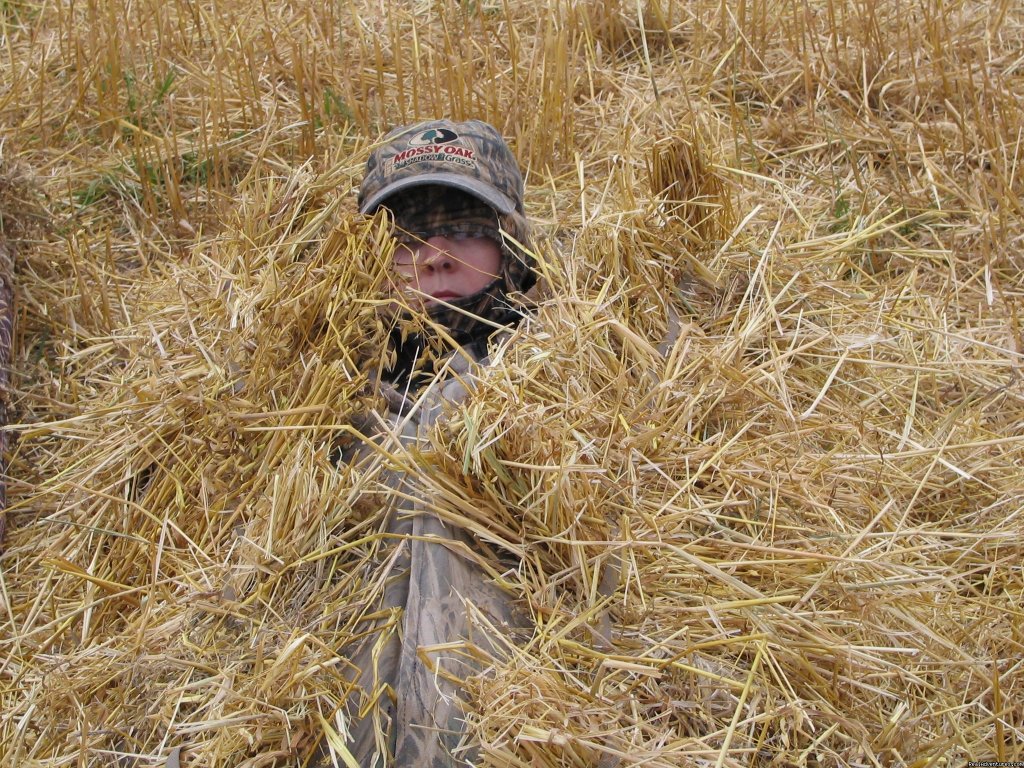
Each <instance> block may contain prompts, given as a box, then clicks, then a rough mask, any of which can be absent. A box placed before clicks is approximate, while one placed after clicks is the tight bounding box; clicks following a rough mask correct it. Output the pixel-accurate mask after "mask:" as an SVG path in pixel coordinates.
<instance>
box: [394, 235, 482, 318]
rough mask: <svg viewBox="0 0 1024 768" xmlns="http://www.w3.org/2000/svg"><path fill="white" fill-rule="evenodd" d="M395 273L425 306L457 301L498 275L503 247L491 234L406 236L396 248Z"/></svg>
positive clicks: (475, 291) (480, 289)
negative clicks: (482, 235) (416, 238)
mask: <svg viewBox="0 0 1024 768" xmlns="http://www.w3.org/2000/svg"><path fill="white" fill-rule="evenodd" d="M394 268H395V272H396V273H397V274H398V276H399V277H400V278H402V279H403V280H404V281H405V282H406V284H407V286H408V287H409V288H412V289H415V291H416V293H415V296H414V298H416V299H418V300H420V301H421V302H422V303H423V304H424V306H431V305H434V304H437V302H438V300H440V301H455V300H457V299H461V298H462V297H464V296H471V295H473V294H474V293H477V292H478V291H482V290H483V289H484V288H486V287H487V286H488V285H490V284H491V282H492V281H493V280H494V279H495V278H496V277H497V276H498V271H499V269H500V268H501V248H500V247H499V246H498V244H497V243H496V242H495V241H494V240H493V239H491V238H490V237H463V236H461V235H432V236H431V237H428V238H426V239H424V240H413V239H404V238H403V239H402V240H400V241H399V244H398V247H397V248H396V249H395V259H394Z"/></svg>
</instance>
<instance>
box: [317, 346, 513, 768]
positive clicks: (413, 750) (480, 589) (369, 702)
mask: <svg viewBox="0 0 1024 768" xmlns="http://www.w3.org/2000/svg"><path fill="white" fill-rule="evenodd" d="M471 365H472V360H471V358H470V356H469V355H466V354H459V353H456V356H455V357H454V358H453V359H452V360H450V361H449V370H450V371H453V372H454V375H452V376H450V377H449V378H446V379H437V380H435V382H434V383H433V385H432V386H431V387H430V388H428V389H427V390H426V391H425V392H424V393H422V395H421V396H419V397H417V398H416V403H415V404H414V403H413V401H412V399H406V398H405V397H403V396H402V395H401V394H399V393H397V392H396V391H395V390H393V389H392V390H389V391H388V395H389V400H390V401H391V403H392V406H391V407H392V410H391V412H390V413H389V415H388V419H387V422H388V423H389V424H390V425H391V426H392V428H393V431H392V432H391V433H389V434H385V435H381V436H378V438H376V439H377V440H379V441H382V442H383V447H385V448H386V449H387V450H388V451H394V450H396V449H399V450H400V447H401V446H402V445H407V446H408V445H412V444H414V443H416V442H418V441H419V440H420V439H421V438H422V436H423V434H424V432H425V431H426V430H427V429H429V428H430V427H431V426H432V425H433V424H434V423H435V421H436V420H437V419H438V418H442V417H443V415H444V413H446V411H447V409H448V408H450V407H451V406H452V405H453V404H456V403H458V402H459V401H461V399H462V398H464V397H465V395H466V392H467V387H468V386H470V385H471V374H470V372H469V369H470V366H471ZM373 460H375V459H374V454H373V452H371V451H369V450H367V451H364V452H363V454H362V457H361V458H356V461H373ZM383 482H384V483H386V484H387V485H388V486H389V487H390V488H391V489H393V490H394V491H395V493H393V494H390V498H391V500H392V501H391V504H392V506H391V507H390V509H389V510H388V512H387V522H386V528H385V530H386V532H387V533H388V534H391V535H392V536H394V538H395V541H396V543H395V544H394V545H393V546H391V547H390V548H388V549H387V550H386V552H385V553H384V554H383V555H382V557H381V558H380V561H379V567H380V568H381V569H383V570H384V571H385V572H386V582H385V586H384V589H383V594H382V596H381V598H380V603H379V604H378V605H376V606H371V607H370V608H369V609H368V610H367V612H366V614H367V616H370V617H371V618H369V619H367V620H366V621H365V622H364V626H361V627H358V631H359V632H360V633H361V634H364V638H365V639H364V640H362V641H361V642H360V643H358V644H357V645H355V646H354V647H351V648H346V649H343V650H342V655H343V656H347V657H348V659H349V661H350V664H351V668H352V669H355V670H358V673H357V674H358V679H357V680H356V681H355V682H357V683H358V686H359V689H360V694H359V695H358V697H357V700H353V701H351V702H350V707H349V711H348V722H349V724H350V728H349V731H350V734H349V735H350V739H351V741H349V743H348V746H349V750H350V751H351V752H352V754H353V756H354V757H355V758H356V760H357V762H358V764H359V765H360V766H361V767H363V768H385V767H386V766H396V767H398V768H404V767H409V768H411V767H413V766H415V768H453V767H454V766H459V767H460V768H461V767H463V766H469V765H470V764H471V761H473V760H474V759H475V749H474V748H473V747H472V745H468V744H466V743H465V742H466V737H465V723H464V714H463V707H462V702H461V696H460V686H459V685H458V683H457V682H456V681H458V680H461V679H464V678H465V677H467V676H468V675H472V674H475V673H478V672H479V671H481V670H480V666H479V663H478V662H477V661H475V659H474V658H472V657H470V656H468V655H467V654H466V653H465V652H464V651H463V650H461V649H460V648H458V645H459V642H460V641H463V640H465V641H468V642H470V643H471V644H472V645H473V647H475V648H477V649H481V650H483V651H485V652H487V653H494V652H496V648H494V647H493V644H492V643H491V642H490V641H489V640H488V638H487V635H486V633H484V632H481V631H480V630H479V629H478V628H476V627H475V625H474V621H473V618H472V617H473V612H474V611H480V612H481V613H482V614H483V615H484V616H486V617H487V619H488V621H489V622H490V623H492V624H493V625H494V626H496V627H499V628H503V629H508V628H511V627H514V626H516V625H518V624H519V623H520V622H519V621H518V620H517V617H516V613H515V610H514V608H513V605H514V604H513V601H512V598H511V596H510V595H508V594H506V593H505V592H503V591H502V590H501V589H500V588H499V587H497V586H496V585H495V584H493V583H492V582H491V581H490V579H489V578H488V576H487V574H486V570H485V568H484V567H483V566H482V562H488V563H494V562H495V561H496V560H497V556H496V555H495V553H493V552H490V551H488V550H487V549H486V548H485V547H484V546H483V545H481V544H480V543H479V542H476V541H474V540H473V539H472V538H471V537H470V536H468V535H467V534H466V533H465V532H464V531H461V530H459V529H457V528H454V527H452V526H450V525H448V524H446V523H444V522H442V521H441V520H440V519H439V518H438V517H437V516H436V515H435V514H433V513H432V512H430V511H428V510H427V509H425V506H426V505H424V504H423V502H422V501H420V498H421V497H422V492H421V491H420V490H419V489H418V488H417V487H416V486H415V484H414V482H413V481H411V480H410V479H409V478H408V477H406V476H405V475H404V474H403V473H399V472H390V473H389V474H387V475H386V477H385V478H384V480H383ZM363 708H368V711H367V712H366V714H365V716H364V717H362V718H360V717H359V712H360V710H362V709H363ZM379 734H385V735H386V738H384V739H381V740H380V741H378V738H379ZM312 764H313V765H315V766H319V767H321V768H324V767H326V766H329V765H331V764H332V762H331V758H330V756H329V754H328V751H327V746H326V744H323V745H321V747H320V754H319V756H318V757H317V759H316V760H314V762H313V763H312Z"/></svg>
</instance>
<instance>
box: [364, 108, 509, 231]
mask: <svg viewBox="0 0 1024 768" xmlns="http://www.w3.org/2000/svg"><path fill="white" fill-rule="evenodd" d="M432 184H439V185H443V186H447V187H452V188H455V189H461V190H463V191H465V192H468V193H470V194H471V195H473V196H474V197H477V198H479V199H481V200H483V201H484V202H485V203H487V204H488V205H489V206H490V207H491V208H493V209H494V210H496V211H498V213H501V214H506V215H507V214H513V213H515V214H518V215H520V216H524V215H525V209H524V207H523V176H522V174H521V173H520V172H519V164H518V163H517V162H516V159H515V156H514V155H513V154H512V150H511V149H509V147H508V144H506V143H505V140H504V139H503V138H502V137H501V134H500V133H498V131H497V130H496V129H495V128H494V126H492V125H489V124H487V123H485V122H483V121H480V120H467V121H466V122H462V123H457V122H453V121H451V120H430V121H427V122H423V123H417V124H415V125H408V126H402V127H399V128H396V129H394V130H393V131H391V132H390V133H389V134H388V135H387V136H385V137H384V139H383V141H382V142H381V144H380V145H379V146H378V147H377V148H376V149H375V150H374V151H373V152H372V153H371V154H370V158H369V160H367V163H366V174H365V176H364V177H363V182H362V184H361V185H360V188H359V210H360V211H362V212H363V213H373V212H374V211H375V210H377V207H378V206H380V205H381V204H382V203H383V202H384V200H385V199H386V198H388V197H390V196H392V195H394V194H396V193H398V192H400V191H402V190H403V189H411V188H413V187H420V186H429V185H432Z"/></svg>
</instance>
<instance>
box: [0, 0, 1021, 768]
mask: <svg viewBox="0 0 1024 768" xmlns="http://www.w3.org/2000/svg"><path fill="white" fill-rule="evenodd" d="M0 42H2V49H3V50H2V53H0V56H2V58H3V65H2V67H0V121H2V122H0V126H2V136H0V249H3V250H6V251H8V252H9V253H11V254H13V258H14V273H15V274H14V282H15V284H16V301H17V327H16V333H15V337H14V346H13V351H12V366H11V372H10V391H9V393H8V396H7V409H8V418H9V420H10V421H11V422H12V426H11V428H10V430H9V432H8V437H9V440H10V446H9V449H8V460H9V468H8V473H7V474H8V476H7V486H8V487H7V491H8V505H9V508H8V511H7V513H6V525H7V532H6V541H5V543H4V551H3V555H2V558H0V597H2V610H0V627H2V630H0V680H2V683H0V698H2V707H0V764H2V765H5V766H7V765H10V766H63V765H67V766H106V765H139V766H179V765H180V766H185V765H189V766H232V767H233V766H250V767H253V768H254V767H255V766H271V765H280V766H283V765H302V764H304V761H305V760H306V759H307V758H308V757H309V756H310V754H311V751H312V746H313V744H314V742H315V740H316V739H318V738H320V736H321V734H323V733H325V732H326V733H328V734H329V735H330V737H331V738H332V740H333V742H334V743H335V744H338V743H340V740H342V739H343V732H344V719H343V718H342V717H340V716H339V714H338V713H339V711H340V710H339V707H340V705H341V703H342V702H343V701H344V699H345V697H346V695H347V692H348V684H347V683H346V682H345V680H346V674H345V671H346V670H345V665H346V660H345V658H344V655H343V654H339V653H338V652H337V651H338V649H339V648H343V647H344V646H345V643H346V641H347V640H348V639H349V638H350V637H351V634H352V631H353V629H352V628H353V626H354V624H355V620H356V618H357V616H358V615H359V613H360V611H362V610H364V608H365V606H366V604H367V600H368V598H369V596H370V595H372V594H373V592H374V590H375V589H376V588H377V587H378V586H379V585H378V584H377V583H376V582H375V576H376V573H375V571H374V568H373V566H372V564H373V562H374V560H373V556H374V552H375V551H376V548H377V547H378V546H379V545H380V541H379V537H378V536H377V535H376V531H377V529H378V526H379V524H380V516H379V511H380V508H381V504H380V500H381V496H380V492H379V489H378V488H377V487H376V486H375V484H374V483H375V474H374V471H375V470H373V469H371V470H354V469H351V468H346V467H342V468H340V469H339V468H336V467H335V466H334V465H333V464H332V462H331V460H330V455H331V451H332V449H333V447H334V446H336V445H337V444H338V442H339V441H344V440H345V439H348V437H349V436H350V432H349V431H348V427H347V425H348V424H350V423H351V422H353V420H358V419H359V418H360V417H361V415H362V414H364V413H365V412H366V411H367V410H368V409H371V408H373V407H374V404H375V400H374V398H373V397H372V395H370V394H369V393H368V390H367V388H366V371H367V370H368V368H370V367H371V365H372V362H373V361H374V360H375V355H376V354H377V352H376V350H377V349H379V345H380V343H381V341H382V333H383V331H382V329H381V327H380V322H379V320H378V317H379V315H378V313H377V307H378V306H379V299H380V297H381V296H383V295H384V293H385V291H386V288H387V270H386V264H385V263H384V262H383V260H382V258H381V257H380V253H379V250H380V249H379V245H378V244H379V243H380V242H381V238H382V236H383V235H382V232H381V222H379V221H363V220H361V219H360V218H359V217H357V216H356V215H355V214H354V189H355V187H356V186H357V185H358V181H359V177H360V174H361V170H362V165H363V163H364V162H365V160H366V156H367V153H368V150H369V148H370V147H371V146H372V143H373V142H374V141H375V140H376V139H377V138H378V137H379V136H380V135H381V133H382V132H384V131H386V130H387V129H389V128H390V127H392V126H393V125H396V124H400V123H404V122H409V121H412V120H414V119H418V118H423V117H431V116H443V115H447V116H453V117H456V118H467V117H479V118H483V119H485V120H489V121H491V122H493V123H494V124H495V125H497V126H498V127H499V129H500V130H502V131H503V132H504V134H505V135H506V136H508V137H509V140H510V142H511V143H512V144H513V146H514V149H515V150H516V153H517V155H518V156H519V158H520V159H521V163H522V165H523V168H524V170H525V171H526V173H527V186H528V200H527V204H528V211H529V213H530V215H531V219H532V220H533V222H534V224H535V230H536V233H537V236H538V237H537V250H538V256H539V258H540V260H541V263H542V271H543V273H544V278H545V280H544V287H543V289H542V291H541V293H540V295H539V297H538V302H539V306H538V309H537V313H536V319H535V320H533V321H532V322H530V323H529V324H528V326H527V327H525V328H524V329H523V331H522V332H521V333H520V334H518V335H517V337H516V338H515V339H514V340H513V341H512V343H511V344H509V345H508V346H507V347H504V348H502V349H501V350H500V351H499V352H498V353H497V357H498V359H499V361H500V364H499V365H496V366H494V367H493V368H492V369H489V370H488V371H486V373H485V374H484V375H483V377H482V380H481V382H480V386H479V389H478V391H477V392H475V393H474V394H473V396H472V397H471V398H470V400H469V401H468V402H467V403H466V405H465V406H464V407H463V408H462V409H460V410H459V411H458V412H457V413H456V414H454V416H453V417H452V419H451V421H449V422H448V423H447V424H446V425H445V426H443V427H440V428H438V429H437V431H436V432H435V434H434V435H433V438H432V442H431V445H430V446H426V447H423V448H422V449H421V450H420V452H419V453H418V454H416V455H414V456H412V457H409V456H390V457H389V456H384V457H381V459H380V462H379V463H380V464H386V463H388V462H389V461H390V462H399V463H401V465H402V466H406V467H407V469H408V470H409V471H410V472H411V473H414V474H415V475H416V477H417V478H418V482H419V483H421V484H422V485H423V486H424V487H425V489H426V491H427V493H428V494H429V498H431V499H433V500H434V504H435V505H436V508H437V511H438V513H439V514H441V515H442V516H445V517H448V518H452V519H457V520H458V521H459V522H460V523H461V524H463V525H465V526H468V527H469V528H470V529H471V530H473V531H475V532H476V533H477V534H478V535H479V536H480V537H481V538H483V539H486V540H487V541H490V542H491V543H492V544H494V545H495V546H498V547H500V548H503V549H505V550H506V551H507V552H510V553H512V554H514V555H515V559H516V560H517V561H518V562H520V563H521V566H520V567H519V568H518V569H517V570H515V571H512V572H508V573H505V574H503V575H502V576H501V578H502V579H503V581H504V582H505V583H506V585H507V586H508V588H509V589H510V590H512V591H513V592H514V593H515V594H516V596H517V599H518V600H519V603H520V604H521V605H522V606H523V607H524V609H526V610H528V611H529V612H530V614H531V615H532V617H533V620H534V622H535V626H536V629H535V631H533V632H532V633H531V634H529V635H527V636H523V637H515V638H510V640H509V642H508V645H507V647H506V648H505V652H504V653H502V654H500V656H499V658H497V659H494V660H493V661H492V663H491V664H490V665H489V668H488V671H487V673H486V674H484V675H481V676H479V677H477V678H474V679H472V680H469V681H468V682H467V688H468V691H469V699H470V701H469V716H470V718H471V723H472V730H473V733H474V734H476V736H477V737H478V738H479V739H480V740H481V741H482V744H483V746H484V750H483V752H484V757H483V759H484V764H486V765H492V766H604V767H607V766H612V765H634V764H635V765H646V766H690V765H713V766H718V767H721V766H769V765H773V766H838V765H856V766H889V765H893V766H901V765H907V766H929V765H948V766H960V765H963V764H964V763H965V761H967V760H969V759H975V760H980V759H998V760H1004V761H1012V760H1024V690H1022V689H1024V674H1022V669H1021V665H1022V661H1021V660H1022V658H1024V630H1022V628H1024V608H1022V604H1024V572H1022V562H1024V515H1022V512H1021V508H1022V498H1024V469H1022V467H1024V435H1022V431H1024V430H1022V426H1024V389H1022V386H1024V385H1022V380H1021V375H1020V374H1021V361H1022V353H1024V349H1022V338H1021V328H1020V324H1019V314H1018V313H1019V310H1020V307H1021V298H1022V290H1021V276H1022V263H1024V262H1022V256H1021V255H1020V253H1019V251H1020V248H1021V246H1022V231H1024V227H1022V224H1021V214H1022V210H1021V203H1022V194H1021V193H1022V188H1024V184H1022V181H1021V176H1022V173H1021V169H1020V167H1019V165H1020V163H1021V160H1022V125H1024V120H1022V100H1024V96H1022V94H1024V58H1022V56H1021V50H1022V49H1024V8H1022V7H1021V5H1020V4H1019V3H1016V2H1010V1H1009V0H1006V1H1004V2H991V3H990V2H966V1H961V2H957V1H955V0H954V1H951V2H939V1H938V0H920V1H919V2H909V1H907V2H903V1H900V0H847V1H845V2H844V0H832V1H831V2H830V1H828V0H826V1H825V2H821V1H820V0H806V1H805V2H796V1H795V0H762V1H758V0H752V1H751V2H748V3H745V4H740V3H733V2H729V3H724V2H723V3H719V2H709V1H708V0H695V2H687V3H683V2H671V1H666V0H637V1H636V2H629V0H624V1H622V2H616V1H615V0H609V2H603V3H602V2H582V1H581V2H568V1H566V2H560V1H558V0H548V1H547V2H539V3H538V2H518V1H514V2H513V1H512V0H507V1H506V2H497V1H495V2H489V1H488V0H478V1H477V2H462V3H456V2H432V3H431V2H405V3H398V2H393V3H392V2H368V1H364V0H350V1H349V2H337V3H314V2H305V1H304V0H300V1H299V2H288V3H284V2H271V3H267V2H263V3H249V2H246V1H245V0H225V1H224V2H216V3H213V2H189V3H185V2H181V1H180V0H173V1H172V2H167V3H165V2H162V1H158V0H136V2H132V3H127V2H123V1H122V0H90V2H78V3H60V2H48V1H47V0H36V1H30V0H3V2H0ZM602 574H606V575H607V574H611V575H612V577H613V578H607V576H606V577H605V578H603V579H602ZM469 650H472V649H469Z"/></svg>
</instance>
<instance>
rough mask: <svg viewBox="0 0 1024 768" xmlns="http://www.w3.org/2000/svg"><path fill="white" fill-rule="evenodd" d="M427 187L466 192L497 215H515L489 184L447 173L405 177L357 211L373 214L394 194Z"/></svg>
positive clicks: (512, 205) (511, 204) (509, 203)
mask: <svg viewBox="0 0 1024 768" xmlns="http://www.w3.org/2000/svg"><path fill="white" fill-rule="evenodd" d="M428 185H432V186H441V187H453V188H455V189H461V190H462V191H463V192H468V193H469V194H471V195H473V196H474V197H477V198H479V199H481V200H483V201H484V202H485V203H487V204H488V205H489V206H491V208H493V209H494V210H496V211H497V212H498V213H503V214H509V213H515V210H516V205H515V203H514V202H513V201H512V200H511V199H510V198H509V197H508V195H506V194H504V193H503V192H500V191H498V190H497V189H495V188H494V187H492V186H491V185H490V184H487V183H485V182H483V181H480V179H473V178H469V177H463V176H458V175H456V174H453V173H451V172H450V171H449V172H445V173H424V174H421V175H418V176H407V177H406V178H404V179H399V180H398V181H395V182H393V183H391V184H388V185H387V186H386V187H384V189H381V190H379V191H378V192H377V193H376V194H374V195H371V196H370V197H368V198H367V199H366V200H364V201H363V204H362V205H361V206H359V211H360V213H373V212H374V211H375V210H377V208H379V207H380V205H381V204H382V203H383V202H384V201H385V200H387V199H388V198H389V197H391V196H392V195H394V194H395V193H396V192H401V191H402V190H403V189H410V188H412V187H424V186H428Z"/></svg>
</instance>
